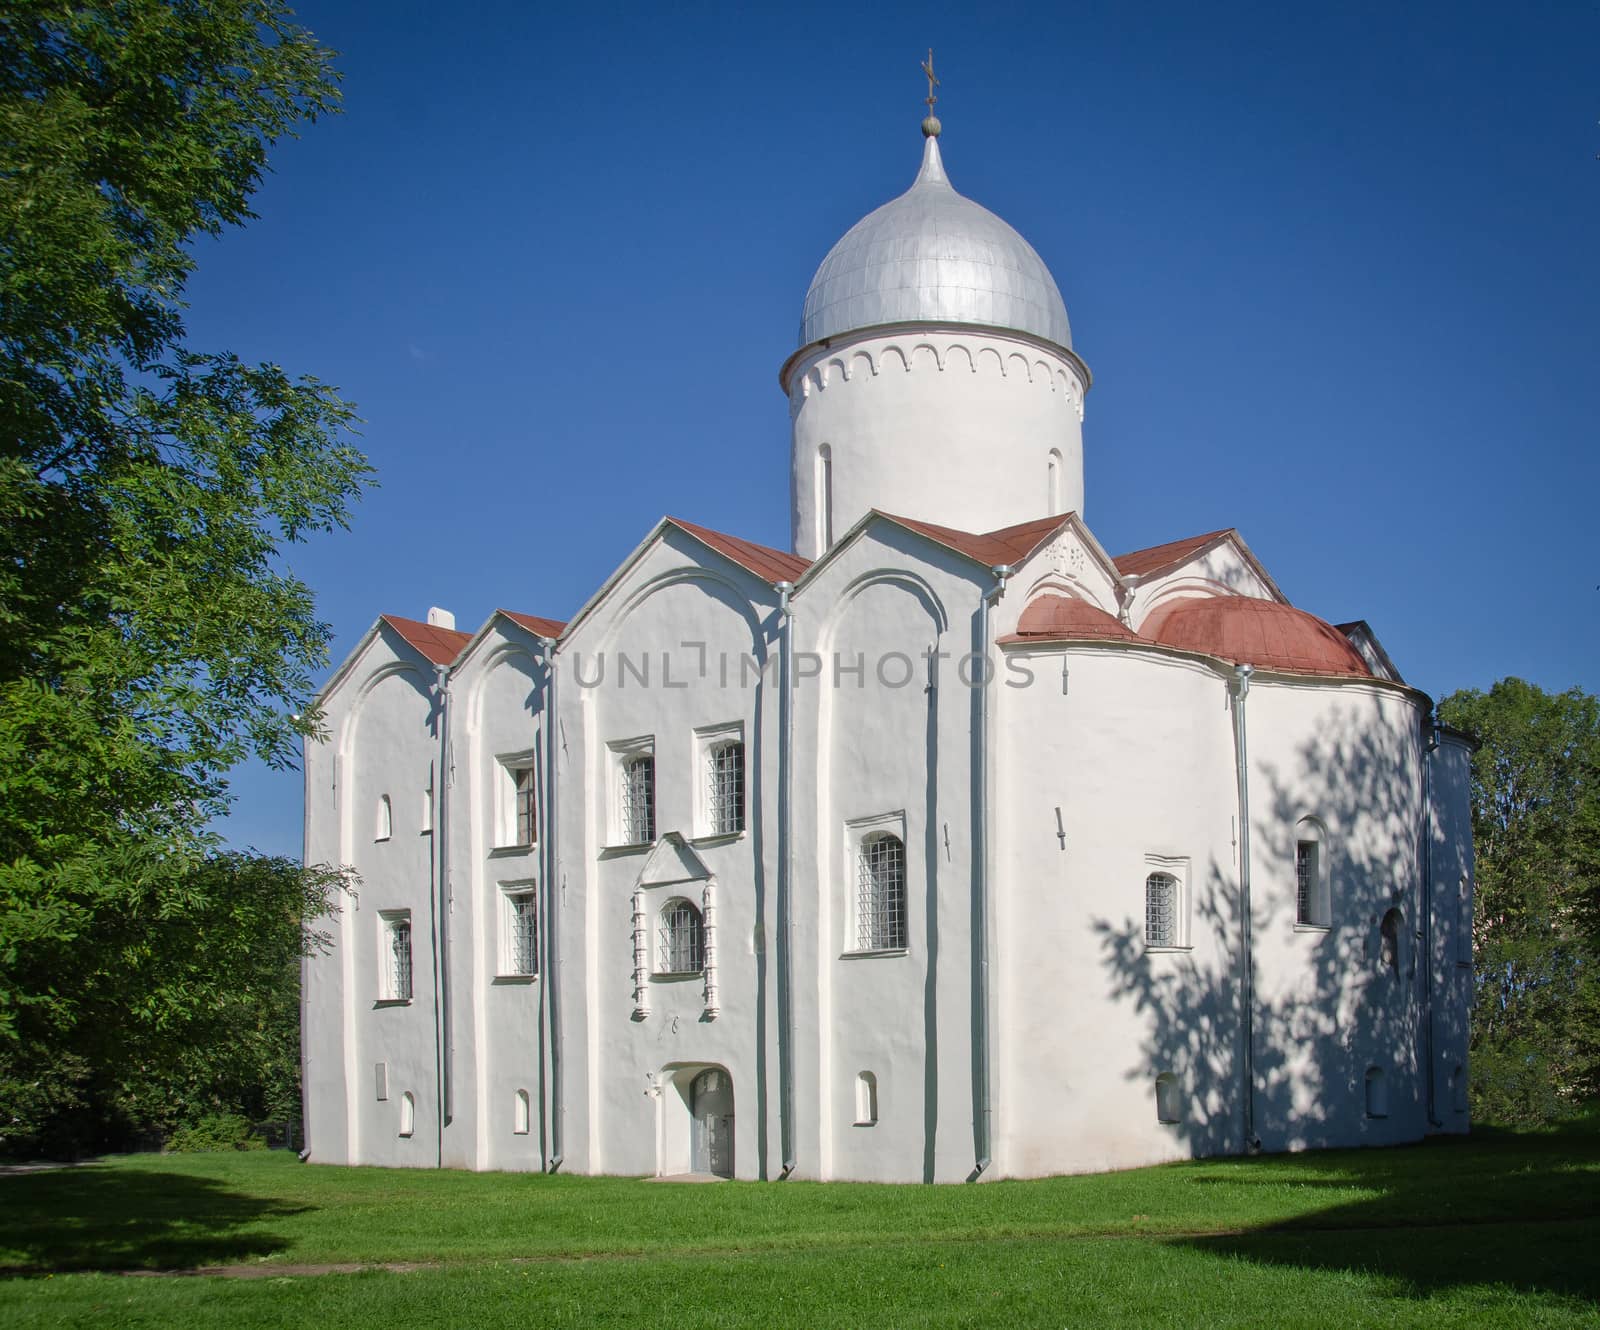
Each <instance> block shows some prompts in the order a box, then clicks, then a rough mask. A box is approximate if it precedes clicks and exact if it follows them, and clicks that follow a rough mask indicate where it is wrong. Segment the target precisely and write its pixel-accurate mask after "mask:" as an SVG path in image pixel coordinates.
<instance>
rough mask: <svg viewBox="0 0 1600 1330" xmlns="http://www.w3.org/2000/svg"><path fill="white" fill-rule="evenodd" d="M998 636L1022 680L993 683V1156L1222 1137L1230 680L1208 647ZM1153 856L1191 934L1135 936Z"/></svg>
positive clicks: (1205, 1150)
mask: <svg viewBox="0 0 1600 1330" xmlns="http://www.w3.org/2000/svg"><path fill="white" fill-rule="evenodd" d="M1007 654H1008V658H1009V660H1010V662H1011V669H1009V670H1008V671H1007V674H1006V676H1004V677H1006V678H1008V679H1010V680H1011V681H1012V682H1014V683H1025V684H1026V686H1021V687H1008V686H1003V687H1001V688H1000V689H999V690H998V693H997V699H996V713H997V716H998V718H999V721H1000V724H999V736H998V758H999V760H998V768H999V773H998V776H999V778H998V784H997V788H996V791H995V798H996V823H997V827H998V837H997V843H996V850H997V859H998V865H997V869H996V873H995V899H996V906H995V919H996V936H997V940H998V944H997V968H998V973H999V974H1000V975H1001V976H1002V978H1001V998H1000V1007H999V1023H998V1025H999V1029H998V1057H997V1066H998V1068H999V1076H998V1079H997V1098H998V1101H999V1103H1000V1105H1001V1111H1000V1113H999V1124H1000V1141H999V1166H1000V1169H1001V1170H1002V1172H1004V1173H1005V1174H1006V1175H1008V1176H1023V1177H1034V1176H1040V1175H1043V1174H1050V1173H1066V1172H1085V1171H1093V1170H1098V1169H1108V1168H1126V1167H1131V1166H1134V1165H1138V1164H1146V1163H1155V1162H1158V1161H1161V1160H1165V1159H1176V1158H1183V1157H1187V1156H1188V1155H1190V1154H1210V1153H1216V1152H1219V1151H1223V1150H1227V1149H1230V1148H1237V1146H1238V1143H1239V1141H1240V1140H1241V1138H1242V1128H1241V1126H1240V1118H1239V1112H1238V1106H1239V1084H1240V1080H1239V1075H1240V1070H1239V1055H1240V1044H1239V1008H1238V1004H1237V984H1236V975H1237V970H1238V965H1237V958H1238V954H1239V918H1238V893H1237V882H1238V877H1237V866H1236V858H1235V847H1234V844H1233V827H1234V821H1233V816H1234V813H1235V810H1236V800H1235V797H1234V780H1233V770H1234V768H1233V734H1232V719H1231V712H1230V710H1229V707H1228V692H1227V684H1226V680H1225V678H1224V677H1223V675H1222V673H1221V671H1220V670H1219V669H1218V668H1217V667H1216V666H1215V665H1214V664H1212V663H1210V662H1206V661H1202V660H1197V659H1192V658H1185V657H1177V656H1171V655H1167V654H1165V653H1161V652H1157V651H1151V650H1139V649H1127V648H1122V647H1118V646H1115V645H1092V644H1091V645H1079V646H1076V647H1056V648H1021V647H1018V648H1012V649H1010V650H1009V651H1008V653H1007ZM1029 674H1031V676H1032V677H1031V679H1030V678H1028V675H1029ZM1151 856H1155V858H1156V859H1157V860H1158V861H1159V862H1152V859H1151ZM1158 869H1159V870H1161V871H1169V872H1172V873H1173V874H1174V875H1176V876H1178V877H1179V879H1180V882H1181V893H1180V902H1181V904H1180V915H1181V918H1182V923H1181V925H1180V933H1181V934H1182V935H1183V936H1184V938H1185V941H1186V946H1187V949H1183V950H1173V951H1165V952H1148V951H1147V950H1146V948H1145V945H1144V889H1145V888H1144V884H1145V878H1146V877H1147V876H1148V875H1149V874H1150V873H1151V872H1152V871H1157V870H1158ZM1163 1072H1171V1073H1173V1074H1174V1075H1176V1076H1177V1077H1178V1080H1179V1085H1180V1090H1181V1094H1182V1099H1183V1103H1184V1106H1185V1111H1184V1114H1183V1117H1182V1120H1181V1121H1180V1122H1179V1123H1177V1124H1175V1125H1165V1124H1162V1123H1159V1122H1157V1120H1156V1111H1155V1107H1156V1106H1155V1089H1154V1085H1155V1077H1156V1076H1157V1075H1158V1074H1161V1073H1163Z"/></svg>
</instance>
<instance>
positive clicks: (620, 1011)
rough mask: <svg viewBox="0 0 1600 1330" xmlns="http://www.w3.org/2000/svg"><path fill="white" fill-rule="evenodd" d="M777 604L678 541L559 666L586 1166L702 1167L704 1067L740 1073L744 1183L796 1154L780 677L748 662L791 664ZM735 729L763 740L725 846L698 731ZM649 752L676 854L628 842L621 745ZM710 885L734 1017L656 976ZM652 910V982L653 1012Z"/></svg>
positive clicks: (738, 1138) (628, 579)
mask: <svg viewBox="0 0 1600 1330" xmlns="http://www.w3.org/2000/svg"><path fill="white" fill-rule="evenodd" d="M776 605H777V595H776V593H775V592H774V591H773V590H772V588H771V587H770V586H769V585H767V584H766V583H764V582H762V581H761V580H760V579H758V578H756V577H754V576H752V575H751V574H749V573H748V572H746V571H744V570H743V569H741V568H739V567H737V566H736V565H734V564H732V563H731V562H729V561H728V560H727V559H725V558H723V557H722V556H721V555H719V554H715V553H712V552H710V551H708V550H706V549H705V548H704V547H703V546H701V545H700V544H699V543H698V542H697V541H695V540H693V539H692V538H690V537H688V536H686V535H684V534H683V533H681V532H679V531H677V530H675V529H672V528H668V529H667V530H666V531H665V532H664V534H663V535H662V537H661V538H660V539H659V540H658V541H656V542H654V543H653V544H652V545H650V546H649V547H647V549H646V550H645V551H644V553H643V554H642V556H641V557H640V558H639V559H638V560H637V561H636V562H635V563H634V564H633V565H632V566H631V567H630V568H629V569H628V570H627V571H626V572H625V574H624V575H623V576H622V577H621V578H620V580H618V581H617V582H616V583H615V584H614V585H613V586H612V587H611V588H610V589H609V590H608V592H607V594H606V595H605V597H604V598H603V599H602V600H601V602H600V603H599V604H598V605H596V606H593V607H592V608H591V609H590V611H589V612H588V613H587V614H586V615H585V616H584V618H583V620H582V622H581V623H579V624H578V625H576V626H575V628H574V629H573V630H572V631H571V633H570V635H569V636H568V637H567V638H565V639H564V640H563V642H562V644H561V647H560V650H559V651H558V653H557V658H556V659H557V668H558V670H559V671H560V678H561V684H560V704H559V707H560V716H561V724H562V741H561V742H562V746H563V751H564V752H565V753H566V754H567V758H566V760H567V761H568V763H569V766H568V767H567V769H566V770H565V771H564V772H563V776H564V781H565V783H564V787H563V791H562V801H561V807H562V819H561V821H562V826H561V845H562V860H563V864H564V871H565V873H566V875H567V879H566V883H565V887H564V891H563V896H564V899H565V912H564V920H565V942H564V950H565V955H566V962H565V964H564V967H563V972H562V984H563V988H562V992H563V995H564V998H565V1010H566V1011H567V1012H568V1013H571V1014H570V1016H569V1018H568V1021H567V1027H568V1028H567V1036H566V1041H565V1044H566V1049H567V1057H568V1061H569V1064H571V1063H574V1062H575V1061H577V1055H578V1054H579V1052H580V1048H579V1045H580V1043H581V1044H582V1045H583V1047H582V1050H581V1052H582V1064H583V1066H584V1068H585V1074H584V1076H583V1078H582V1079H581V1080H580V1078H579V1077H578V1076H577V1075H575V1074H574V1070H573V1069H572V1068H571V1067H570V1066H569V1072H568V1086H569V1092H568V1103H567V1124H568V1127H567V1130H568V1142H567V1151H566V1153H567V1159H568V1165H567V1166H568V1167H570V1168H572V1169H574V1170H575V1171H588V1172H604V1173H624V1174H654V1173H657V1172H658V1171H662V1172H675V1171H684V1168H685V1167H686V1165H687V1157H686V1149H687V1145H686V1142H687V1132H688V1124H687V1120H686V1117H685V1115H686V1113H687V1105H686V1102H685V1101H684V1099H683V1095H682V1094H681V1093H679V1089H681V1086H680V1085H679V1082H680V1081H682V1082H684V1083H686V1081H687V1079H688V1078H687V1077H685V1076H683V1075H681V1073H685V1072H689V1071H693V1070H696V1069H699V1068H703V1067H720V1068H722V1069H723V1070H725V1071H726V1072H727V1073H728V1074H729V1076H730V1078H731V1079H732V1083H733V1093H734V1121H735V1148H734V1160H735V1170H736V1175H737V1176H738V1177H741V1178H756V1177H763V1176H768V1165H769V1162H770V1160H771V1159H773V1158H775V1157H776V1153H777V1140H778V1134H777V1111H778V1102H777V1055H776V1047H777V1044H776V1018H777V1017H776V1004H775V1001H774V992H775V976H774V974H773V967H772V964H771V963H770V955H769V946H768V939H769V938H771V937H772V928H773V922H772V921H773V911H774V893H775V887H776V870H777V861H776V854H777V849H776V843H775V836H774V835H773V834H772V832H773V829H774V828H775V826H776V815H775V810H776V801H777V761H778V754H777V738H776V735H777V699H776V669H775V656H774V662H773V664H770V665H767V667H766V669H765V672H764V673H761V672H757V671H756V669H755V666H754V665H747V664H746V662H747V661H750V660H751V659H752V657H753V658H754V659H755V661H757V662H764V661H765V660H766V658H767V657H768V656H769V655H773V654H774V653H775V650H776V648H775V645H774V642H775V637H776V627H777V625H776ZM732 724H738V725H741V726H742V727H743V738H744V743H745V755H746V809H747V815H746V830H745V831H744V832H743V833H742V834H739V835H736V836H711V835H708V834H707V832H708V831H709V828H708V827H707V826H706V824H705V822H704V820H703V819H704V813H703V802H704V801H703V799H702V797H701V794H702V791H701V782H702V781H703V779H704V770H703V766H704V762H703V751H702V748H701V743H700V739H699V737H698V736H697V731H700V730H705V729H707V728H708V727H718V726H727V725H732ZM646 739H648V740H649V741H650V744H651V747H652V749H653V752H654V755H655V771H656V785H655V799H656V836H657V842H656V845H655V846H654V847H649V846H619V845H618V844H617V843H616V842H617V841H618V839H619V833H618V828H617V818H616V804H617V797H618V786H619V782H620V776H619V771H618V760H617V753H616V750H615V747H614V746H615V745H617V744H620V743H625V742H627V741H636V740H646ZM669 833H672V834H673V839H674V843H675V842H676V840H677V839H681V841H682V842H683V843H684V846H685V847H686V849H685V850H684V851H683V853H682V854H681V855H680V853H679V851H678V850H677V849H676V848H675V849H673V851H672V855H671V858H670V862H669V860H668V858H667V857H666V856H664V855H659V854H657V853H656V851H659V850H663V848H664V845H665V843H666V842H667V841H668V838H669ZM685 864H686V865H688V867H682V866H681V865H685ZM673 865H679V866H676V867H675V866H673ZM642 879H644V880H642ZM708 887H709V890H710V896H711V902H712V916H711V919H710V920H709V929H708V931H710V933H711V938H712V942H713V944H714V948H715V957H714V960H715V970H714V974H713V976H712V977H713V979H714V983H715V1000H716V1009H715V1014H712V1012H711V1011H710V1010H709V1009H708V1005H707V1001H706V989H705V981H704V978H703V977H693V978H663V977H658V976H656V975H655V974H654V970H655V969H656V968H657V967H656V963H655V959H656V951H657V941H658V939H657V936H656V930H657V927H658V920H659V915H660V910H661V907H662V906H663V905H665V904H666V903H667V901H668V900H670V899H672V898H674V897H676V896H682V897H685V898H687V899H689V900H690V901H691V902H692V903H694V904H695V905H696V907H697V908H700V909H702V910H703V909H704V906H705V903H706V893H707V890H708ZM636 901H637V903H638V904H640V905H641V906H642V912H643V918H644V920H645V926H646V929H647V936H646V938H645V949H646V953H647V960H648V966H647V969H648V970H649V971H650V973H647V974H645V975H644V976H643V984H642V988H643V992H644V1004H643V1005H644V1007H645V1010H644V1011H643V1012H642V1013H641V1012H640V1010H639V1003H638V1001H637V998H638V994H637V993H636V991H635V978H636V976H635V945H634V922H635V921H634V911H635V906H636ZM580 1012H581V1013H585V1014H580ZM580 1022H583V1024H581V1025H580ZM763 1146H765V1147H766V1150H765V1153H764V1152H763Z"/></svg>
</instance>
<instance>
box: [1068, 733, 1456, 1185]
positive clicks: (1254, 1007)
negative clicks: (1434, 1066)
mask: <svg viewBox="0 0 1600 1330" xmlns="http://www.w3.org/2000/svg"><path fill="white" fill-rule="evenodd" d="M1335 717H1336V719H1338V720H1342V722H1343V723H1342V724H1340V723H1329V724H1325V725H1322V726H1320V727H1319V729H1318V732H1317V733H1316V734H1315V735H1314V736H1313V737H1312V738H1311V739H1310V740H1308V741H1307V742H1306V743H1305V744H1304V745H1302V746H1301V747H1300V748H1299V749H1298V750H1297V751H1296V753H1295V755H1294V758H1293V761H1292V764H1291V765H1292V770H1289V771H1280V770H1278V769H1277V768H1274V767H1266V768H1264V769H1263V768H1261V767H1258V768H1257V769H1256V772H1255V778H1254V779H1253V781H1252V785H1251V801H1252V803H1251V819H1250V821H1251V847H1250V861H1251V880H1252V884H1251V921H1252V924H1251V931H1252V952H1253V954H1254V956H1255V964H1254V968H1253V998H1254V1000H1253V1002H1252V1003H1251V1010H1250V1017H1251V1020H1250V1024H1251V1028H1252V1036H1251V1039H1250V1047H1251V1049H1252V1052H1253V1059H1254V1074H1253V1078H1252V1083H1253V1086H1254V1094H1253V1098H1252V1101H1251V1105H1250V1107H1251V1115H1252V1126H1253V1131H1254V1134H1255V1136H1256V1137H1258V1138H1259V1140H1260V1141H1261V1145H1262V1148H1263V1149H1265V1150H1268V1151H1277V1150H1286V1149H1301V1148H1308V1147H1319V1146H1326V1145H1330V1144H1335V1143H1337V1144H1346V1145H1348V1144H1355V1143H1366V1142H1369V1141H1370V1142H1371V1143H1373V1144H1392V1143H1395V1142H1397V1141H1400V1140H1405V1139H1416V1138H1418V1137H1420V1136H1421V1135H1422V1133H1423V1126H1424V1122H1425V1117H1424V1112H1425V1103H1426V1095H1425V1087H1424V1083H1423V1080H1424V1078H1423V1067H1422V1065H1421V1063H1420V1058H1419V1052H1420V1043H1421V1024H1420V1022H1421V999H1422V978H1423V970H1422V966H1421V965H1420V963H1419V961H1420V958H1419V955H1418V950H1417V947H1416V945H1415V941H1414V929H1415V922H1416V920H1417V918H1418V911H1419V909H1420V904H1421V890H1422V888H1421V869H1420V837H1421V833H1422V820H1421V804H1420V790H1418V789H1416V788H1415V787H1414V785H1413V783H1412V782H1410V781H1408V780H1406V779H1402V778H1399V777H1397V774H1396V773H1401V772H1404V771H1405V770H1406V768H1407V765H1408V763H1409V764H1410V766H1411V769H1412V770H1415V765H1414V764H1415V751H1414V749H1413V750H1412V751H1410V752H1408V750H1407V745H1408V743H1411V742H1412V740H1411V739H1410V737H1409V736H1407V735H1404V734H1399V733H1396V732H1394V731H1392V730H1387V729H1378V728H1376V727H1374V726H1372V725H1368V724H1361V723H1360V719H1361V716H1360V713H1357V712H1354V711H1353V710H1352V709H1348V708H1347V709H1346V710H1345V711H1344V712H1342V713H1341V712H1337V711H1336V712H1335ZM1306 791H1311V792H1312V793H1311V794H1309V795H1308V794H1306V793H1305V792H1306ZM1155 812H1156V818H1157V819H1158V820H1159V816H1160V814H1159V810H1155ZM1308 816H1310V817H1315V818H1316V819H1317V820H1318V821H1319V822H1320V823H1322V824H1323V825H1324V826H1325V827H1326V828H1328V831H1327V839H1326V842H1325V845H1324V849H1325V851H1326V852H1327V854H1328V864H1327V871H1328V877H1329V886H1330V907H1331V917H1330V921H1329V927H1328V928H1327V929H1326V930H1315V931H1308V930H1302V929H1297V927H1296V890H1295V852H1296V842H1297V838H1298V836H1299V835H1300V834H1301V833H1299V832H1298V831H1297V824H1298V823H1299V822H1300V820H1301V819H1302V818H1305V817H1308ZM1139 890H1140V891H1142V883H1141V884H1139ZM1129 904H1130V907H1131V908H1130V910H1129V912H1128V914H1127V915H1125V916H1124V918H1123V919H1121V920H1114V919H1110V918H1100V919H1096V920H1094V921H1093V923H1092V926H1093V928H1094V929H1095V932H1096V933H1097V934H1098V936H1099V940H1100V949H1101V964H1102V967H1103V969H1104V971H1105V977H1106V984H1107V989H1108V995H1109V996H1110V997H1111V998H1112V999H1113V1000H1114V1001H1116V1002H1118V1003H1119V1004H1122V1005H1125V1006H1131V1007H1132V1008H1133V1009H1134V1011H1136V1012H1137V1013H1138V1015H1139V1019H1140V1023H1141V1024H1142V1027H1143V1031H1144V1033H1143V1036H1142V1042H1141V1047H1140V1057H1139V1058H1137V1059H1135V1060H1134V1062H1133V1063H1132V1065H1131V1066H1130V1070H1129V1071H1128V1072H1127V1076H1128V1078H1129V1079H1130V1080H1133V1079H1143V1078H1149V1079H1150V1080H1152V1081H1153V1078H1154V1077H1155V1076H1156V1075H1159V1074H1161V1073H1163V1072H1170V1073H1172V1074H1174V1075H1176V1076H1177V1078H1178V1080H1179V1083H1180V1086H1181V1087H1182V1112H1181V1113H1180V1114H1179V1120H1178V1121H1176V1122H1174V1123H1171V1124H1170V1130H1171V1131H1172V1132H1173V1134H1174V1136H1175V1137H1176V1138H1177V1139H1179V1140H1181V1141H1183V1142H1184V1144H1185V1145H1186V1146H1187V1147H1188V1149H1189V1150H1190V1151H1191V1152H1192V1153H1194V1154H1197V1155H1212V1154H1222V1153H1242V1152H1243V1151H1244V1149H1245V1144H1246V1142H1245V1103H1244V1092H1243V1085H1244V1059H1245V1020H1244V1015H1245V1011H1244V984H1243V982H1242V974H1243V971H1242V968H1241V956H1242V910H1241V893H1240V883H1239V874H1238V869H1237V867H1236V865H1235V864H1234V863H1233V862H1224V863H1219V862H1217V861H1215V860H1212V861H1211V862H1210V863H1208V864H1207V865H1206V866H1205V867H1204V869H1203V870H1201V871H1200V872H1198V873H1197V874H1196V875H1195V881H1194V882H1192V883H1191V899H1190V902H1189V930H1190V936H1189V941H1190V943H1191V944H1192V945H1191V947H1190V949H1189V950H1188V951H1184V952H1174V953H1165V954H1163V953H1153V952H1150V951H1148V950H1147V949H1146V945H1145V937H1144V922H1143V919H1142V916H1139V915H1136V913H1135V911H1142V907H1143V899H1142V896H1141V897H1139V898H1138V899H1137V901H1135V900H1133V899H1132V898H1129ZM1391 908H1398V909H1400V910H1401V912H1402V914H1403V917H1404V920H1405V925H1404V936H1403V937H1402V938H1401V945H1400V947H1399V949H1398V951H1397V952H1394V953H1393V954H1388V953H1386V952H1385V951H1384V949H1383V947H1382V916H1383V915H1384V914H1385V913H1386V912H1387V911H1388V910H1389V909H1391ZM1373 1066H1378V1067H1380V1068H1381V1069H1382V1070H1383V1071H1384V1074H1385V1078H1386V1082H1387V1098H1388V1100H1389V1106H1388V1107H1389V1111H1388V1113H1387V1114H1386V1115H1385V1116H1383V1117H1378V1118H1370V1117H1368V1115H1367V1112H1366V1109H1367V1102H1366V1077H1367V1073H1368V1071H1369V1069H1370V1068H1372V1067H1373ZM1152 1108H1154V1105H1153V1104H1152Z"/></svg>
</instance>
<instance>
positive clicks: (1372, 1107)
mask: <svg viewBox="0 0 1600 1330" xmlns="http://www.w3.org/2000/svg"><path fill="white" fill-rule="evenodd" d="M1367 1116H1368V1117H1369V1118H1386V1117H1388V1116H1389V1087H1388V1085H1387V1084H1385V1083H1384V1079H1383V1068H1382V1067H1368V1068H1367Z"/></svg>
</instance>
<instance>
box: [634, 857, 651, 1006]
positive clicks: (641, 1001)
mask: <svg viewBox="0 0 1600 1330" xmlns="http://www.w3.org/2000/svg"><path fill="white" fill-rule="evenodd" d="M649 1014H650V920H649V917H648V915H647V913H646V911H645V904H644V889H643V888H642V887H635V888H634V890H633V1018H634V1020H636V1021H642V1020H643V1019H644V1018H645V1017H646V1016H648V1015H649Z"/></svg>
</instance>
